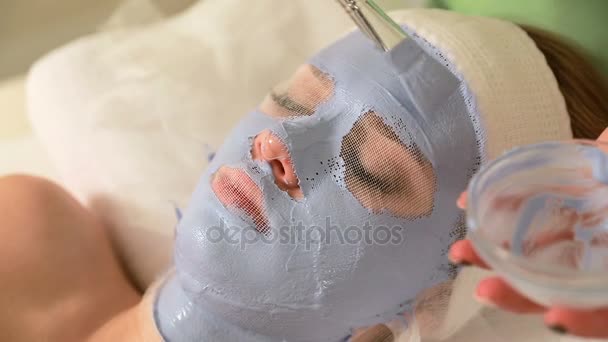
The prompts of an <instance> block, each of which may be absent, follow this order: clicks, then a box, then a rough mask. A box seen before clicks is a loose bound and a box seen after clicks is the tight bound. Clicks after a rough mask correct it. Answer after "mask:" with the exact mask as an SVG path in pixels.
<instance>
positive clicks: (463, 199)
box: [456, 191, 467, 210]
mask: <svg viewBox="0 0 608 342" xmlns="http://www.w3.org/2000/svg"><path fill="white" fill-rule="evenodd" d="M456 205H457V206H458V208H460V209H462V210H465V209H466V208H467V192H466V191H465V192H463V193H461V194H460V196H458V200H456Z"/></svg>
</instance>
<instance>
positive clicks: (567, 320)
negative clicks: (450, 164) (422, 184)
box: [449, 193, 608, 338]
mask: <svg viewBox="0 0 608 342" xmlns="http://www.w3.org/2000/svg"><path fill="white" fill-rule="evenodd" d="M466 202H467V198H466V193H463V194H462V195H461V197H460V198H459V199H458V203H457V204H458V207H460V208H461V209H464V208H466ZM449 257H450V260H451V261H452V262H453V263H455V264H460V265H475V266H477V267H481V268H484V269H489V266H488V265H487V264H486V263H485V262H484V261H483V260H482V259H481V258H480V257H479V255H478V254H477V253H476V252H475V248H474V247H473V244H472V243H471V241H470V240H461V241H458V242H456V243H454V245H452V247H451V249H450V253H449ZM475 298H476V299H477V300H478V301H480V302H482V303H484V304H486V305H490V306H495V307H499V308H501V309H503V310H507V311H511V312H515V313H538V314H544V321H545V324H546V325H547V327H548V328H549V329H551V330H553V331H555V332H558V333H561V334H572V335H578V336H581V337H591V338H608V308H602V309H596V310H577V309H569V308H565V307H558V306H554V307H544V306H542V305H540V304H537V303H535V302H534V301H532V300H530V299H528V298H527V297H525V296H524V295H522V294H520V293H519V292H518V291H517V290H515V289H514V288H512V287H511V286H510V285H509V284H507V282H505V281H504V280H503V279H502V278H500V277H489V278H486V279H484V280H482V281H481V282H480V283H479V284H478V285H477V289H476V290H475Z"/></svg>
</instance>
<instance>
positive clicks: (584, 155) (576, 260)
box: [467, 140, 608, 309]
mask: <svg viewBox="0 0 608 342" xmlns="http://www.w3.org/2000/svg"><path fill="white" fill-rule="evenodd" d="M606 151H608V145H606V144H603V143H598V142H595V141H581V140H577V141H568V142H547V143H541V144H536V145H529V146H525V147H520V148H517V149H514V150H512V151H510V152H508V153H506V154H504V155H503V156H501V157H500V158H498V159H496V160H495V161H493V162H491V163H489V164H488V165H487V166H485V167H483V168H482V170H481V171H480V172H479V173H478V174H477V175H476V176H475V177H474V178H473V180H472V181H471V184H470V185H469V189H468V206H467V224H468V226H469V237H470V239H471V241H472V242H473V244H474V246H475V248H476V250H477V253H478V254H479V255H480V257H482V258H483V260H484V261H486V263H488V265H490V266H491V267H493V268H494V270H495V271H496V272H497V273H498V274H499V275H500V276H502V277H503V278H504V279H505V280H506V281H507V282H508V283H509V284H511V286H513V287H514V288H515V289H517V290H518V291H519V292H520V293H522V294H524V295H526V296H527V297H528V298H530V299H532V300H533V301H535V302H537V303H539V304H543V305H547V306H551V305H562V306H568V307H573V308H582V309H590V308H596V307H602V306H604V307H605V306H608V154H607V153H606Z"/></svg>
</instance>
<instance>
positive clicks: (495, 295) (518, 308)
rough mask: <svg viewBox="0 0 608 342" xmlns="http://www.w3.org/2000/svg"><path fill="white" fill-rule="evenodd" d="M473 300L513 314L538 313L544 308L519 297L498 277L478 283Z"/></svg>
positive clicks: (518, 294) (519, 295)
mask: <svg viewBox="0 0 608 342" xmlns="http://www.w3.org/2000/svg"><path fill="white" fill-rule="evenodd" d="M475 298H476V299H477V300H478V301H480V302H481V303H483V304H486V305H489V306H496V307H499V308H501V309H503V310H506V311H511V312H515V313H540V312H544V311H546V308H545V307H543V306H542V305H540V304H537V303H534V302H533V301H531V300H530V299H528V298H527V297H525V296H523V295H521V294H520V293H519V292H517V291H516V290H515V289H513V288H512V287H511V286H510V285H509V284H507V283H506V282H505V281H504V280H503V279H502V278H500V277H490V278H486V279H484V280H482V281H480V282H479V284H478V285H477V289H476V290H475Z"/></svg>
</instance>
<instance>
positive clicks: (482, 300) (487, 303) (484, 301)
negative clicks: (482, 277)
mask: <svg viewBox="0 0 608 342" xmlns="http://www.w3.org/2000/svg"><path fill="white" fill-rule="evenodd" d="M473 297H474V298H475V300H476V301H478V302H479V303H480V304H482V305H484V306H487V307H489V308H497V307H498V306H497V305H496V304H495V303H494V302H492V301H490V300H489V299H488V298H486V297H481V296H479V295H478V294H477V293H475V294H474V295H473Z"/></svg>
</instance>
